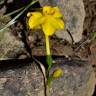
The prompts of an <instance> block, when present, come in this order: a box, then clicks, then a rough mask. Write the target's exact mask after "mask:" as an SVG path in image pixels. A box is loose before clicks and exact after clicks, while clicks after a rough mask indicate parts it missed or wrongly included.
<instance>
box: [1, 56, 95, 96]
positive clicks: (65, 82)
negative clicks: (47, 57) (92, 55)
mask: <svg viewBox="0 0 96 96" xmlns="http://www.w3.org/2000/svg"><path fill="white" fill-rule="evenodd" d="M41 59H42V58H41ZM43 59H44V58H43ZM54 60H55V61H54V62H57V63H54V64H53V66H52V69H51V70H50V74H52V73H53V71H54V70H55V69H57V68H61V69H62V75H61V76H60V77H58V78H56V79H54V80H53V82H52V86H51V91H50V92H51V94H50V96H92V94H93V91H94V87H95V76H94V72H93V69H92V67H91V65H90V64H88V63H87V62H84V61H81V60H79V59H75V58H73V59H68V58H65V57H56V58H55V59H54ZM26 61H28V60H27V59H26V60H25V61H23V62H22V61H18V60H16V62H17V63H16V62H14V61H13V62H9V63H8V62H5V61H2V62H0V64H2V67H1V66H0V95H1V96H45V95H44V81H43V80H44V78H43V75H42V72H41V71H40V69H39V67H38V66H37V64H36V63H34V62H33V63H28V62H26ZM4 62H5V64H4ZM31 62H32V60H31ZM5 65H11V66H9V67H8V66H7V67H5ZM47 95H48V96H49V93H48V94H47Z"/></svg>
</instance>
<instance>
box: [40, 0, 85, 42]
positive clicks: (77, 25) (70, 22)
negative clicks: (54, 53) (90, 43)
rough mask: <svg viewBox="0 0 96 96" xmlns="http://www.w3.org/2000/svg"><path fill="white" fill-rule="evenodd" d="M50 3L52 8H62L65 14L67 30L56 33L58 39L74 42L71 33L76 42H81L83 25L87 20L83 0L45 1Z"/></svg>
mask: <svg viewBox="0 0 96 96" xmlns="http://www.w3.org/2000/svg"><path fill="white" fill-rule="evenodd" d="M39 1H40V3H41V5H46V4H48V3H45V2H44V3H42V2H41V1H42V0H39ZM43 1H48V2H49V4H50V5H52V6H58V7H59V8H61V11H62V13H63V19H64V22H65V29H64V30H59V31H57V32H56V36H57V37H58V38H62V39H65V40H67V41H69V42H70V43H71V42H72V38H71V37H70V35H69V33H68V32H67V30H69V32H70V33H71V35H72V37H73V39H74V42H75V43H76V42H79V41H80V40H81V39H82V32H83V23H84V18H85V10H84V5H83V0H43Z"/></svg>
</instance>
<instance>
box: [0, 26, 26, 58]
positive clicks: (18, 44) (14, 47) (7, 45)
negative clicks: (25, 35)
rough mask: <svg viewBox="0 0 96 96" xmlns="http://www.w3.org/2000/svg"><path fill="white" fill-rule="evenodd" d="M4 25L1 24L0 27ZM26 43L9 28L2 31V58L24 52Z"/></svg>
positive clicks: (0, 37) (0, 45)
mask: <svg viewBox="0 0 96 96" xmlns="http://www.w3.org/2000/svg"><path fill="white" fill-rule="evenodd" d="M1 26H3V25H2V24H0V27H1ZM24 50H25V48H24V43H23V42H22V41H20V40H18V39H16V37H15V36H13V35H12V33H11V31H10V30H9V28H7V29H5V30H4V31H3V32H0V60H4V59H10V58H15V57H16V55H17V54H20V53H22V52H24Z"/></svg>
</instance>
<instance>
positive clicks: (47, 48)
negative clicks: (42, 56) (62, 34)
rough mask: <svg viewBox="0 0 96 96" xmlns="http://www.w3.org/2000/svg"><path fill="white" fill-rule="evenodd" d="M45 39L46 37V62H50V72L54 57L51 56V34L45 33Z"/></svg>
mask: <svg viewBox="0 0 96 96" xmlns="http://www.w3.org/2000/svg"><path fill="white" fill-rule="evenodd" d="M45 39H46V54H47V57H46V62H47V64H48V70H47V71H48V72H49V70H50V68H51V66H52V57H51V53H50V46H49V36H47V35H45Z"/></svg>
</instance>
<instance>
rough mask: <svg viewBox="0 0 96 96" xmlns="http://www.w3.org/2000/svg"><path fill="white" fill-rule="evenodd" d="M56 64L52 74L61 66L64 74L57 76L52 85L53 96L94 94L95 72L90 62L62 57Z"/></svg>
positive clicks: (90, 95) (87, 95)
mask: <svg viewBox="0 0 96 96" xmlns="http://www.w3.org/2000/svg"><path fill="white" fill-rule="evenodd" d="M62 60H63V63H60V61H58V62H59V63H58V64H54V65H53V67H52V69H51V71H50V74H52V73H53V72H54V70H55V69H57V68H61V69H62V75H61V76H60V77H59V78H56V79H55V80H54V81H53V83H52V87H51V96H92V94H93V92H94V88H95V74H94V72H93V69H92V67H91V64H88V62H84V61H81V60H79V59H75V58H73V59H70V60H67V59H63V58H62V59H61V61H62Z"/></svg>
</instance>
